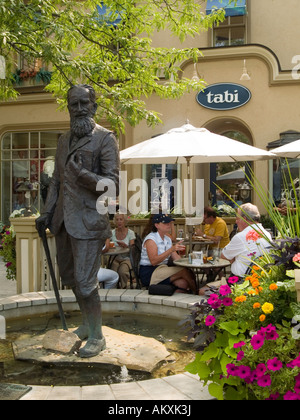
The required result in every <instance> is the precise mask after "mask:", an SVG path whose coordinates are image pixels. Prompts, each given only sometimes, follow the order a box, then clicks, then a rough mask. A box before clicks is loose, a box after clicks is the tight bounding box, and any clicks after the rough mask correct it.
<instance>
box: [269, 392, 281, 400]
mask: <svg viewBox="0 0 300 420" xmlns="http://www.w3.org/2000/svg"><path fill="white" fill-rule="evenodd" d="M279 397H280V394H279V392H276V393H275V394H270V396H269V398H266V400H267V401H275V400H278V398H279Z"/></svg>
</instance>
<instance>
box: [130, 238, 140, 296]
mask: <svg viewBox="0 0 300 420" xmlns="http://www.w3.org/2000/svg"><path fill="white" fill-rule="evenodd" d="M142 243H143V242H142V239H141V237H140V236H139V235H136V238H135V241H134V244H133V245H132V246H131V247H130V251H129V258H130V262H131V267H132V268H131V269H130V271H129V274H130V288H133V278H135V280H136V288H137V289H141V288H142V283H141V280H140V277H139V271H140V259H141V252H142Z"/></svg>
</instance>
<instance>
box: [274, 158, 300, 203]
mask: <svg viewBox="0 0 300 420" xmlns="http://www.w3.org/2000/svg"><path fill="white" fill-rule="evenodd" d="M291 179H292V180H293V184H292V183H291ZM299 179H300V161H299V159H287V161H286V160H285V159H274V160H273V200H274V202H275V204H276V205H277V206H278V205H283V206H284V205H286V201H289V202H290V203H291V204H292V203H293V204H294V202H295V191H296V195H297V199H298V200H299V199H300V185H299Z"/></svg>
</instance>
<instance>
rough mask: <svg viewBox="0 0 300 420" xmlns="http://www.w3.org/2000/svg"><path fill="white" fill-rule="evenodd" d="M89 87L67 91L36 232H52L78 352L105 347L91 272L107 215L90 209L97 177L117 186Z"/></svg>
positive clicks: (106, 232)
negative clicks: (75, 319)
mask: <svg viewBox="0 0 300 420" xmlns="http://www.w3.org/2000/svg"><path fill="white" fill-rule="evenodd" d="M96 109H97V103H96V96H95V91H94V89H93V88H92V87H90V86H88V85H76V86H73V87H71V88H70V89H69V91H68V110H69V114H70V119H71V121H70V131H69V132H67V133H66V134H63V135H62V136H61V137H60V139H59V142H58V146H57V151H56V158H55V170H54V173H53V177H52V179H51V181H50V185H49V188H48V193H47V199H46V203H45V207H44V211H43V213H42V215H41V216H40V217H39V218H38V219H37V220H36V227H37V230H38V231H39V232H41V230H45V229H47V228H49V229H50V231H51V232H52V233H53V234H54V235H55V239H56V246H57V261H58V266H59V271H60V276H61V279H62V284H63V285H64V286H69V287H71V288H72V290H73V292H74V294H75V296H76V299H77V302H78V304H79V307H80V310H81V312H82V316H83V323H82V325H81V326H80V327H79V328H78V329H77V330H76V331H74V332H75V334H77V335H78V337H79V338H80V339H81V340H84V339H86V338H87V342H86V344H85V346H84V347H82V348H81V349H80V352H79V355H80V357H93V356H96V355H97V354H99V352H101V351H102V350H104V349H105V338H104V337H103V335H102V314H101V303H100V297H99V294H98V281H97V273H98V270H99V268H100V262H101V260H100V255H101V250H102V248H103V246H104V243H105V240H106V239H107V238H109V237H110V236H111V230H110V224H109V219H108V215H107V214H99V213H98V212H97V209H96V202H97V199H98V197H99V196H100V195H101V194H103V191H97V189H96V187H97V184H98V182H99V181H102V180H104V179H109V180H110V181H112V182H114V184H115V186H116V195H118V188H119V150H118V146H117V142H116V139H115V136H114V135H113V133H112V132H110V131H108V130H106V129H105V128H103V127H101V126H100V125H98V124H96V123H95V121H94V119H93V117H94V115H95V112H96Z"/></svg>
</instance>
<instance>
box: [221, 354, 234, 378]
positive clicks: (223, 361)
mask: <svg viewBox="0 0 300 420" xmlns="http://www.w3.org/2000/svg"><path fill="white" fill-rule="evenodd" d="M231 362H232V358H231V357H228V356H227V355H226V354H225V353H223V354H222V356H221V360H220V364H221V368H222V372H223V374H224V375H227V369H226V366H227V365H228V363H231Z"/></svg>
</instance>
